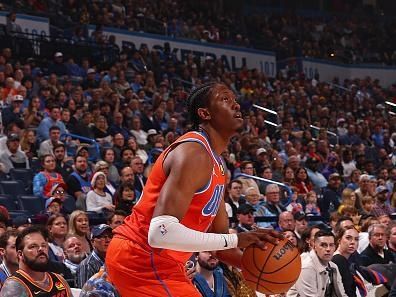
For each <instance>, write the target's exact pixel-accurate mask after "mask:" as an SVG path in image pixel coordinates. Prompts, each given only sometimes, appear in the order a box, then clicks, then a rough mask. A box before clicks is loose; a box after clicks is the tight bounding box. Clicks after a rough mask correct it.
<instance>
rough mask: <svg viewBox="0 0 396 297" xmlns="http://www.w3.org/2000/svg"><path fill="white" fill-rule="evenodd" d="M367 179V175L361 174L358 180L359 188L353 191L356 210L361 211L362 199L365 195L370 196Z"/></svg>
mask: <svg viewBox="0 0 396 297" xmlns="http://www.w3.org/2000/svg"><path fill="white" fill-rule="evenodd" d="M369 179H370V177H369V176H368V175H367V174H362V175H361V176H360V178H359V188H357V189H356V190H355V193H356V204H355V206H356V208H357V209H358V210H360V209H362V198H363V197H364V196H367V195H371V193H370V191H369V186H370V184H369Z"/></svg>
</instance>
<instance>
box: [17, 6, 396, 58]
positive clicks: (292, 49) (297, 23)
mask: <svg viewBox="0 0 396 297" xmlns="http://www.w3.org/2000/svg"><path fill="white" fill-rule="evenodd" d="M25 2H26V3H25ZM40 2H43V3H42V5H39V4H40ZM26 6H28V7H29V8H30V9H33V10H37V11H42V12H45V11H47V10H48V9H52V10H53V11H56V12H57V13H58V14H61V15H62V16H63V17H65V18H67V19H69V21H70V22H71V23H73V24H74V25H77V29H76V30H75V34H74V38H75V39H77V40H79V39H82V36H83V32H84V30H82V28H83V27H84V25H87V24H96V25H102V26H109V27H116V28H120V29H126V30H131V31H144V32H154V33H158V34H165V35H168V36H171V37H177V38H189V39H194V40H199V41H201V42H211V43H221V44H226V45H235V46H243V47H253V48H259V49H265V50H273V51H276V53H277V55H278V58H279V59H280V60H283V59H286V58H290V57H311V58H320V59H330V60H334V61H338V62H342V63H351V64H358V63H377V64H384V65H394V64H395V63H396V52H395V51H394V49H395V48H396V44H395V41H394V38H393V36H394V34H395V31H394V27H395V26H394V24H395V20H394V19H392V18H391V17H387V18H384V17H383V16H382V15H375V14H372V13H370V14H367V13H365V12H364V11H360V12H357V13H355V14H353V16H352V17H350V15H333V16H328V15H325V14H323V15H318V16H314V17H312V16H309V17H307V16H301V15H298V14H296V13H292V12H290V13H269V12H268V11H267V12H266V11H261V10H260V9H258V11H257V12H256V11H252V9H250V10H249V9H242V8H241V7H235V8H234V7H233V6H232V4H228V3H227V5H226V4H225V3H222V2H221V1H218V2H217V1H214V2H213V1H200V2H197V1H131V0H129V1H126V0H117V1H111V2H106V1H63V2H60V1H48V3H46V1H34V2H33V3H31V1H20V7H21V8H22V7H26ZM371 12H372V11H371ZM78 25H79V26H78ZM84 38H85V39H86V38H87V36H85V37H84Z"/></svg>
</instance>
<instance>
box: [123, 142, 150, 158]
mask: <svg viewBox="0 0 396 297" xmlns="http://www.w3.org/2000/svg"><path fill="white" fill-rule="evenodd" d="M126 145H127V147H129V148H131V149H132V151H133V154H134V156H138V157H140V158H141V159H142V161H143V164H146V162H147V160H148V155H147V152H146V150H144V149H141V148H139V147H138V145H137V142H136V139H135V137H134V136H130V137H129V139H128V141H127V144H126ZM147 151H149V150H147Z"/></svg>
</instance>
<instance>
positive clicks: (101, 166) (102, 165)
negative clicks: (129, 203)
mask: <svg viewBox="0 0 396 297" xmlns="http://www.w3.org/2000/svg"><path fill="white" fill-rule="evenodd" d="M99 171H100V172H103V173H104V174H105V175H106V186H105V192H106V193H109V194H110V196H111V197H114V194H115V192H116V185H115V184H113V183H112V182H111V181H110V180H109V165H108V164H107V162H105V161H98V162H96V164H95V173H96V172H99Z"/></svg>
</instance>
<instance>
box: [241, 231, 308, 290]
mask: <svg viewBox="0 0 396 297" xmlns="http://www.w3.org/2000/svg"><path fill="white" fill-rule="evenodd" d="M266 246H267V249H266V250H263V249H261V248H259V247H258V246H255V245H251V246H249V247H248V248H246V249H245V251H244V252H243V257H242V274H243V276H244V277H245V279H246V282H247V283H248V285H249V286H250V287H251V288H252V289H254V290H256V291H259V292H261V293H263V294H280V293H286V292H287V291H288V290H289V289H290V287H291V286H293V284H294V283H295V282H296V281H297V279H298V276H299V275H300V271H301V258H300V253H299V251H298V249H297V248H296V247H295V246H294V245H293V244H292V243H291V242H290V241H288V240H287V239H283V240H280V242H279V244H278V245H273V244H271V243H266Z"/></svg>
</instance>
